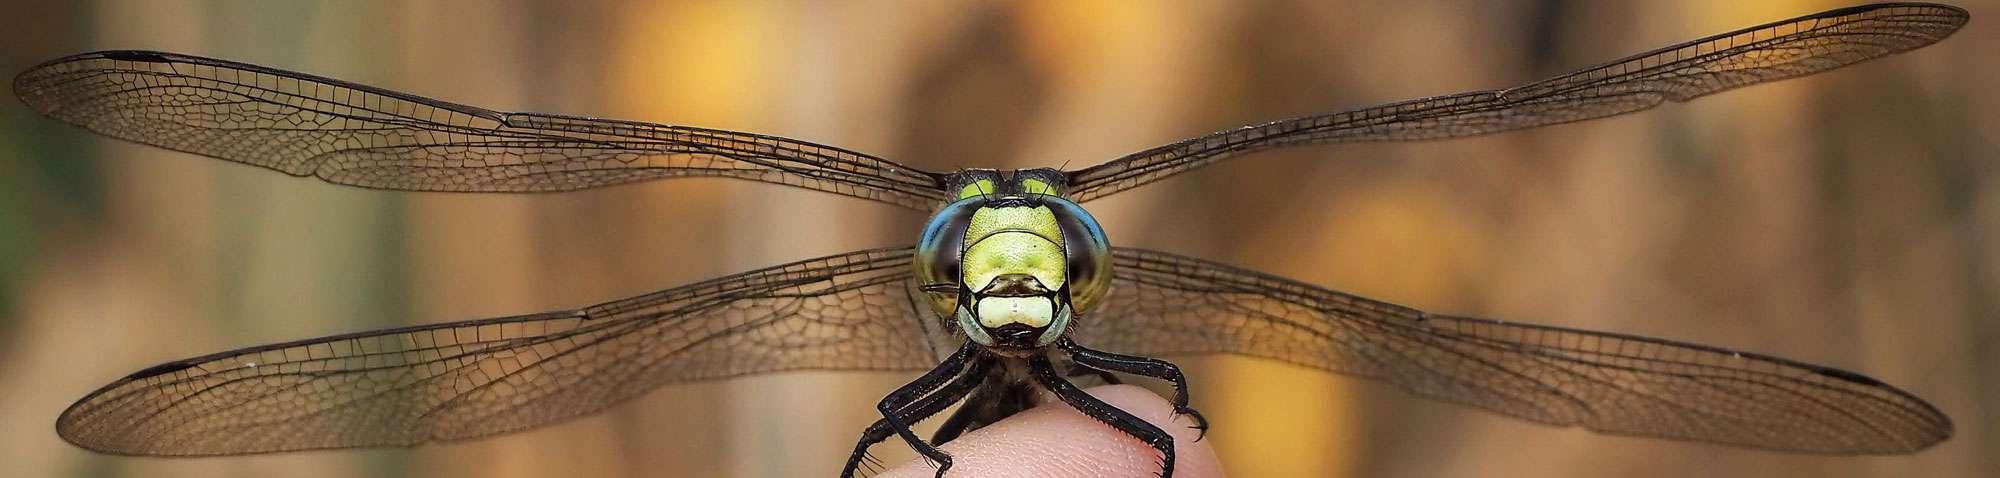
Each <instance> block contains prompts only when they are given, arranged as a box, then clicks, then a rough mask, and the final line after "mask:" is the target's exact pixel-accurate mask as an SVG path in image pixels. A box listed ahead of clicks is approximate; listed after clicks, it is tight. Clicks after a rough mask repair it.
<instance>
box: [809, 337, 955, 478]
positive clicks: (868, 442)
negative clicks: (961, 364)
mask: <svg viewBox="0 0 2000 478" xmlns="http://www.w3.org/2000/svg"><path fill="white" fill-rule="evenodd" d="M992 364H993V359H992V358H991V357H983V356H982V357H974V358H973V359H972V364H971V365H970V366H968V367H967V368H966V369H965V373H964V374H961V375H959V376H958V378H957V379H955V380H952V381H951V383H948V384H945V385H944V386H943V387H941V388H938V389H936V391H933V392H931V394H930V395H926V396H924V397H923V398H921V399H918V400H917V401H916V402H915V403H908V404H900V406H899V407H898V410H897V413H898V414H899V416H900V417H901V418H902V419H903V423H906V424H907V423H914V422H920V421H923V420H924V419H926V418H930V417H931V416H932V415H936V414H938V412H942V411H944V409H945V408H947V407H950V406H951V404H953V403H957V402H958V401H959V400H962V399H964V398H965V396H966V395H969V394H971V393H972V391H973V390H974V389H977V388H979V384H980V383H981V382H983V381H984V380H985V378H986V377H985V375H986V369H987V368H988V367H989V366H991V365H992ZM908 429H909V428H908V427H904V428H903V430H908ZM898 431H899V430H897V429H895V428H892V425H891V424H890V423H889V419H888V418H887V417H883V418H880V419H876V420H875V423H873V424H870V425H868V429H867V430H865V431H862V432H861V441H860V442H857V443H855V444H854V453H853V454H851V455H848V457H847V467H846V468H842V469H841V471H840V476H841V478H852V477H853V476H854V473H855V472H856V471H858V470H859V469H860V467H861V465H862V460H866V459H869V458H868V447H870V446H874V445H875V444H876V443H881V442H882V440H886V439H888V438H889V436H890V435H894V434H896V432H898Z"/></svg>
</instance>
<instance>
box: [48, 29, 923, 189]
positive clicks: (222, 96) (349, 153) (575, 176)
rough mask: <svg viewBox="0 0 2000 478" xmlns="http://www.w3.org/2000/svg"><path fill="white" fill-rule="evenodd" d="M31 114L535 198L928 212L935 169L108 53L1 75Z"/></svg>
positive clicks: (350, 175) (171, 142) (250, 157)
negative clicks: (724, 190) (692, 193)
mask: <svg viewBox="0 0 2000 478" xmlns="http://www.w3.org/2000/svg"><path fill="white" fill-rule="evenodd" d="M14 93H15V94H16V95H19V96H20V97H21V100H22V101H23V102H26V103H27V104H28V106H29V107H30V108H33V109H34V110H35V111H38V112H40V113H41V114H43V115H46V116H48V117H51V118H55V119H58V120H62V121H64V122H68V123H71V124H75V125H78V126H82V127H84V128H88V129H90V130H91V131H95V132H97V133H99V134H103V135H106V136H110V137H114V138H119V139H124V140H129V141H133V142H138V143H144V144H149V145H153V146H159V147H162V148H167V149H172V150H176V151H185V152H189V153H195V154H200V155H204V156H210V157H215V158H221V159H226V160H230V161H235V162H239V163H245V164H252V165H257V166H262V167H266V168H270V169H275V170H278V171H283V172H285V173H287V174H292V175H297V176H307V175H311V176H316V177H319V178H320V179H323V180H326V181H329V182H333V183H339V184H346V185H353V186H361V187H369V188H378V189H396V190H409V191H460V192H543V191H569V190H576V189H585V188H593V187H599V186H609V185H613V184H623V183H630V182H636V181H645V180H651V179H659V178H668V177H679V176H717V177H731V178H740V179H749V180H755V181H763V182H768V183H777V184H785V185H790V186H797V187H802V188H806V189H813V190H818V191H826V192H831V193H836V194H842V195H847V196H853V197H859V198H864V199H873V200H876V201H881V202H886V203H890V204H896V205H899V206H903V207H908V208H912V209H917V210H922V211H929V210H930V209H932V208H935V207H936V206H937V205H938V204H940V203H942V202H943V200H944V192H943V190H942V189H940V186H939V185H938V181H937V175H935V174H932V173H928V172H924V171H921V170H917V169H912V168H910V167H908V166H903V165H900V164H896V163H893V162H890V161H888V160H885V159H881V158H877V157H874V156H869V155H866V154H861V153H857V152H853V151H848V150H845V149H840V148H835V147H832V146H824V145H819V144H813V143H808V142H803V141H797V140H792V139H786V138H779V137H775V136H764V135H757V134H749V133H737V132H731V131H718V130H711V129H701V128H691V127H686V126H670V125H660V124H651V123H640V122H633V121H616V120H603V119H592V118H579V117H571V116H556V115H546V114H537V113H505V112H498V111H491V110H487V109H484V108H478V107H473V106H466V105H460V104H454V103H448V102H444V101H438V100H434V99H430V98H424V97H420V96H416V95H410V94H406V93H398V92H394V91H389V90H384V89H380V88H375V87H370V86H365V85H358V84H354V83H348V82H345V81H340V80H334V79H328V78H323V77H319V76H314V75H310V74H305V73H298V72H292V71H285V70H279V69H274V68H265V67H261V66H256V65H248V64H243V63H237V62H232V61H226V60H216V59H211V58H202V57H196V56H188V55H180V54H174V53H160V52H146V51H105V52H96V53H85V54H82V55H76V56H71V57H67V58H61V59H57V60H54V61H50V62H48V63H44V64H42V65H40V66H36V67H35V68H32V69H29V70H28V71H26V72H24V73H21V75H20V76H18V77H16V78H15V79H14Z"/></svg>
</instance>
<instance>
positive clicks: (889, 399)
mask: <svg viewBox="0 0 2000 478" xmlns="http://www.w3.org/2000/svg"><path fill="white" fill-rule="evenodd" d="M978 347H979V346H978V345H975V344H973V343H972V342H971V341H967V342H966V343H965V345H963V346H960V347H959V348H958V351H957V352H953V353H952V354H951V356H950V357H945V359H944V361H943V362H940V363H938V366H937V367H936V368H932V369H931V371H929V372H924V375H923V376H921V377H917V379H916V380H912V381H910V383H907V384H904V385H903V386H902V387H900V388H897V389H896V391H894V392H889V396H886V397H882V401H880V402H876V404H875V409H876V410H877V411H880V412H882V420H883V421H885V422H888V426H889V429H890V430H893V431H895V432H896V435H899V436H902V437H903V441H904V442H905V443H909V444H910V448H914V449H916V450H917V454H918V455H922V456H923V457H924V459H925V460H927V461H930V462H931V463H933V464H936V465H937V467H938V471H937V476H938V477H939V478H943V477H944V471H945V470H949V469H951V455H947V454H945V452H944V451H943V450H939V449H937V447H935V446H931V444H929V443H924V441H923V439H920V438H917V434H916V432H913V431H910V424H909V422H907V421H905V420H903V417H902V415H901V414H899V413H896V412H897V410H898V409H901V408H903V407H906V406H909V405H911V404H913V403H916V402H917V401H918V400H919V399H921V398H923V396H924V395H928V394H930V393H931V392H932V391H935V390H937V389H938V388H940V387H943V386H944V385H945V383H946V382H947V381H949V380H951V378H952V377H954V376H957V375H958V374H959V372H962V371H964V370H965V368H966V366H967V364H968V363H969V362H971V361H972V356H973V354H975V353H977V352H978Z"/></svg>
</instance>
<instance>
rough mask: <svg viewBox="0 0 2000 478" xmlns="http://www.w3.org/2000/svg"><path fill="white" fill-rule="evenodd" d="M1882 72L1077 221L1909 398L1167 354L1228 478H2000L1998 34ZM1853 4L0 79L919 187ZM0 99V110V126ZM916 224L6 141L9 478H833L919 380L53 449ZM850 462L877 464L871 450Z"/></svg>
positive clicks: (37, 32)
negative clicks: (173, 375)
mask: <svg viewBox="0 0 2000 478" xmlns="http://www.w3.org/2000/svg"><path fill="white" fill-rule="evenodd" d="M1957 3H1958V4H1959V5H1960V6H1964V7H1967V8H1968V9H1970V10H1971V11H1972V12H1973V17H1974V18H1973V21H1972V23H1971V24H1970V25H1969V26H1968V27H1966V28H1965V29H1964V30H1963V31H1961V32H1960V33H1958V35H1956V36H1955V37H1953V38H1950V39H1948V40H1946V41H1945V42H1943V43H1941V44H1939V45H1936V46H1933V47H1930V48H1926V49H1923V50H1919V51H1917V52H1915V53H1913V54H1906V55H1901V56H1897V57H1893V58H1890V59H1887V60H1881V61H1875V62H1871V63H1867V64H1864V65H1860V66H1857V67H1852V68H1848V69H1844V70H1840V71H1835V72H1831V73H1828V74H1823V75H1819V76H1815V77H1812V78H1807V79H1802V80H1794V81H1787V82H1782V83H1779V84H1773V85H1765V86H1758V87H1753V88H1749V89H1746V90H1741V91H1736V92H1730V93H1726V94H1722V95H1718V96H1715V97H1710V98H1705V99H1702V100H1700V101H1697V102H1695V103H1693V104H1687V105H1669V106H1667V107H1663V108H1660V109H1659V110H1657V111H1653V112H1649V113H1644V114H1640V115H1636V116H1631V117H1625V118H1619V119H1613V120H1605V121H1596V122H1590V123H1586V124H1577V125H1567V126H1559V127H1553V128H1546V129H1542V130H1536V131H1529V132H1521V133H1514V134H1506V135H1500V136H1493V137H1485V138H1475V139H1467V140H1459V141H1450V142H1440V143H1426V144H1400V145H1358V146H1341V147H1331V148H1301V149H1292V150H1284V151H1280V152H1271V153H1265V154H1261V155H1258V156H1256V157H1254V159H1245V160H1239V161H1232V162H1227V163H1224V164H1221V165H1218V166H1214V167H1210V168H1206V169H1203V170H1200V171H1199V172H1196V173H1192V174H1188V175H1184V176H1181V177H1177V178H1175V179H1173V180H1169V181H1165V182H1161V183H1157V184H1154V185H1151V186H1148V187H1146V188H1143V189H1140V190H1135V191H1132V192H1129V193H1125V194H1121V195H1118V196H1115V197H1114V198H1110V199H1106V200H1103V201H1097V202H1092V203H1090V204H1089V205H1088V206H1089V207H1090V208H1091V209H1092V211H1093V212H1094V213H1095V214H1096V215H1097V217H1098V218H1099V219H1100V220H1101V221H1102V222H1103V224H1104V225H1105V227H1106V228H1107V230H1108V232H1109V233H1110V235H1111V238H1112V241H1113V243H1114V244H1121V245H1136V246H1142V247H1149V248H1157V249H1163V250H1168V251H1174V252H1180V253H1186V254H1190V255H1194V256H1197V257H1205V258H1212V259H1218V260H1222V261H1225V262H1231V263H1235V264H1239V265H1244V266H1249V267H1252V268H1256V269H1260V270H1264V271H1268V272H1271V273H1274V274H1278V275H1283V276H1288V277H1292V278H1297V279H1300V280H1304V281H1306V282H1311V283H1315V284H1321V285H1325V286H1329V287H1333V288H1337V289H1341V290H1345V291H1350V292H1355V293H1360V294H1364V295H1369V296H1373V297H1377V298H1381V299H1385V300H1390V301H1394V302H1399V303H1403V304H1408V305H1412V306H1418V307H1422V308H1425V309H1428V310H1432V311H1438V312H1450V313H1460V314H1467V315H1478V316H1490V317H1498V318H1505V319H1510V320H1517V321H1525V322H1534V323H1543V324H1555V325H1564V326H1572V327H1584V328H1591V329H1599V330H1611V331H1618V332H1626V333H1636V334H1643V335H1651V336H1660V337H1666V338H1672V339H1680V340H1689V341H1694V342H1699V343H1704V344H1712V345H1718V346H1724V347H1731V348H1739V349H1746V350H1751V351H1758V352H1766V353H1772V354H1776V355H1780V356H1786V357H1790V358H1796V359H1800V360H1804V361H1807V362H1813V363H1821V364H1826V365H1831V366H1836V367H1841V368H1846V369H1850V370H1855V371H1859V372H1861V373H1864V374H1867V375H1870V376H1873V377H1876V378H1880V379H1882V380H1885V381H1887V382H1890V383H1892V384H1894V385H1897V386H1899V387H1902V388H1905V389H1908V390H1910V391H1912V392H1914V393H1915V394H1917V395H1918V396H1921V397H1924V398H1925V399H1926V400H1929V401H1931V402H1932V403H1933V404H1935V405H1937V406H1938V407H1939V408H1940V409H1942V410H1944V411H1945V412H1946V413H1947V414H1949V415H1950V416H1951V417H1952V418H1953V419H1954V420H1955V421H1956V423H1957V425H1958V433H1957V435H1956V436H1955V437H1953V438H1952V439H1951V440H1950V441H1947V442H1945V443H1943V444H1941V445H1939V446H1937V447H1935V448H1933V449H1930V450H1927V451H1925V452H1922V453H1919V454H1916V455H1914V456H1902V457H1863V458H1853V457H1822V456H1799V455H1787V454H1780V453H1770V452H1759V451H1746V450H1738V449H1731V448H1722V447H1715V446H1708V445H1699V444H1687V443H1677V442H1667V441H1658V440H1646V439H1635V438H1624V437H1610V436H1603V435H1596V434H1591V433H1588V432H1583V431H1578V430H1565V429H1556V428H1549V427H1542V426H1536V425H1531V424H1527V423H1525V422H1521V421H1517V420H1512V419H1507V418H1502V417H1497V416H1493V415H1490V414H1486V413H1481V412H1476V411H1471V410H1467V409H1461V408H1457V407H1453V406H1449V405H1442V404H1436V403H1431V402H1427V401H1422V400H1417V399H1412V398H1411V397H1409V396H1407V395H1404V394H1402V393H1400V392H1398V391H1396V390H1394V389H1392V388H1390V387H1386V386H1383V385H1378V384H1374V383H1370V382H1365V381H1359V380H1353V379H1348V378H1343V377H1337V376H1330V375H1326V374H1323V373H1319V372H1314V371H1310V370H1305V369H1301V368H1297V367H1291V366H1286V365H1281V364H1275V363H1268V362H1261V361H1255V360H1249V359H1240V358H1229V357H1199V358H1178V359H1179V360H1180V361H1181V363H1183V364H1184V365H1186V366H1188V367H1189V369H1190V371H1189V373H1190V376H1191V377H1192V379H1193V380H1194V384H1195V390H1194V392H1195V395H1194V396H1195V405H1196V406H1197V407H1198V408H1200V409H1202V410H1203V411H1204V412H1206V413H1207V415H1208V417H1209V418H1210V419H1211V420H1212V421H1213V422H1214V423H1215V429H1214V430H1213V433H1212V434H1211V435H1210V437H1211V439H1213V440H1215V446H1216V447H1218V449H1219V450H1220V451H1221V453H1222V457H1223V459H1224V462H1225V465H1226V466H1227V468H1228V469H1229V471H1230V472H1231V474H1232V475H1233V476H1237V477H1266V476H1758V477H1767V476H1812V477H1833V476H1977V475H1982V474H1985V473H1981V472H1978V471H1977V470H1982V469H1984V470H1989V472H1988V473H1990V471H1991V470H1996V469H2000V420H1997V419H2000V417H1996V410H1995V407H1996V405H1995V404H1996V403H2000V402H1996V401H1995V400H1994V399H1992V398H1991V397H1994V396H1996V395H2000V348H1996V347H2000V324H1996V323H1995V318H1996V315H2000V314H1996V312H2000V285H1996V284H2000V169H1996V167H1995V165H1996V161H1995V160H1994V159H1993V158H1995V157H2000V156H1996V153H2000V90H1996V89H1995V88H1993V87H1992V85H1996V84H2000V57H1996V56H1995V55H1993V54H1992V52H1993V48H1992V47H1993V46H1995V45H1996V39H2000V15H1996V14H1995V12H2000V10H1996V9H1995V8H1993V7H1994V6H1995V5H1996V4H2000V2H1995V1H1993V0H1981V1H1977V2H1957ZM1844 5H1848V3H1842V2H1826V1H1770V2H1735V1H1725V0H1698V1H1674V2H1667V1H1660V2H1592V1H1562V0H1549V1H1505V2H1497V1H1496V2H1473V1H1414V2H1396V3H1394V4H1393V5H1391V4H1390V2H1361V3H1351V4H1350V3H1345V2H1339V3H1336V2H1310V1H1301V2H1221V1H1216V2H1173V3H1150V2H1116V3H1098V2H1053V1H1051V2H1030V3H989V2H958V1H949V2H891V1H848V2H827V3H818V2H812V3H808V2H798V3H789V2H785V3H767V2H732V1H716V2H686V3H682V2H632V3H620V2H571V3H558V2H546V3H544V2H500V3H490V2H398V1H355V2H328V3H293V2H254V1H225V2H141V1H98V2H76V3H51V4H42V5H18V4H9V5H6V6H0V44H4V45H6V47H5V50H4V53H0V72H6V74H7V75H12V74H13V73H14V72H18V71H20V70H22V69H24V68H27V67H28V66H30V65H33V64H35V63H38V62H40V61H43V60H47V59H51V58H55V57H58V56H62V55H68V54H72V53H78V52H83V51H89V50H99V49H111V48H134V49H156V50H168V51H177V52H184V53H191V54H197V55H205V56H215V57H221V58H228V59H234V60H239V61H244V62H249V63H254V64H261V65H269V66H273V67H278V68H284V69H292V70H300V71H306V72H312V73H317V74H321V75H325V76H330V77H335V78H341V79H346V80H350V81H356V82H360V83H363V84H370V85H376V86H381V87H386V88H391V89H395V90H401V91H408V92H412V93H416V94H420V95H425V96H431V97H436V98H440V99H444V100H447V101H453V102H460V103H467V104H473V105H480V106H484V107H489V108H493V109H499V110H516V111H540V112H552V113H567V114H581V115H589V116H603V117H613V118H627V119H635V120H645V121H655V122H663V123H672V124H684V125H693V126H702V127H710V128H720V129H730V130H740V131H751V132H759V133H767V134H774V135H780V136H788V137H793V138H799V139H803V140H807V141H814V142H821V143H826V144H832V145H838V146H842V147H846V148H851V149H855V150H859V151H865V152H871V153H874V154H878V155H882V156H884V157H888V158H891V159H893V160H896V161H899V162H903V163H905V164H910V165H913V166H918V167H924V168H928V169H932V170H949V169H954V168H959V167H975V166H976V167H1000V168H1013V167H1035V166H1056V165H1068V166H1069V167H1071V168H1075V167H1081V166H1087V165H1090V164H1094V163H1097V162H1100V161H1104V160H1108V159H1110V158H1114V157H1116V156H1118V155H1122V154H1125V153H1128V152H1133V151H1137V150H1140V149H1144V148H1148V147H1152V146H1155V145H1158V144H1162V143H1166V142H1170V141H1173V140H1177V139H1180V138H1183V137H1187V136H1192V135H1196V134H1200V133H1204V132H1208V131H1212V130H1217V129H1222V128H1228V127H1233V126H1237V125H1241V124H1246V123H1251V122H1259V121H1264V120H1270V119H1276V118H1280V117H1287V116H1296V115H1302V114H1310V113H1318V112H1326V111H1333V110H1337V109H1344V108H1348V107H1358V106H1365V105H1370V104H1375V103H1382V102H1388V101H1393V100H1401V99H1406V98H1412V97H1418V96H1429V95H1436V94H1444V93H1451V92H1457V91H1464V90H1473V89H1485V88H1494V87H1502V86H1508V85H1512V84H1517V83H1522V82H1525V81H1529V80H1533V79H1538V78H1542V77H1547V76H1551V75H1554V74H1558V73H1562V72H1566V71H1568V70H1572V69H1576V68H1580V67H1583V66H1587V65H1591V64H1595V63H1598V62H1602V61H1605V60H1610V59H1613V58H1617V57H1620V56H1623V55H1626V54H1630V53H1636V52H1638V51H1642V50H1645V49H1650V48H1653V47H1658V46H1663V45H1666V44H1669V43H1672V42H1678V41H1682V40H1689V39H1693V38H1696V37H1699V36H1703V35H1707V34H1711V33H1719V32H1722V31H1726V30H1730V29H1734V28H1738V27H1745V26H1750V25H1753V24H1757V23H1762V22H1766V21H1771V20H1777V19H1781V18H1787V17H1791V16H1796V15H1801V14H1806V13H1811V12H1816V11H1820V10H1825V9H1829V8H1834V7H1838V6H1844ZM9 96H11V95H9ZM923 219H924V218H923V217H921V215H920V214H914V213H910V212H908V211H903V210H900V209H896V208H890V207H885V206H882V205H879V204H875V203H870V202H866V201H860V200H854V199H847V198H842V197H837V196H832V195H826V194H822V193H815V192H810V191H804V190H795V189H790V188H783V187H776V186H769V185H763V184H755V183H747V182H730V181H725V180H709V179H691V180H672V181H661V182H654V183H648V184H642V185H634V186H623V187H615V188H610V189H603V190H595V191H587V192H578V193H568V194H559V195H519V196H507V195H451V194H408V193H390V192H379V191H368V190H361V189H354V188H345V187H338V186H330V185H325V184H321V183H318V182H314V181H311V180H304V179H297V178H290V177H286V176H284V175H281V174H275V173H272V172H269V171H265V170H261V169H257V168H252V167H247V166H241V165H235V164H229V163H226V162H223V161H217V160H212V159H207V158H201V157H196V156H191V155H186V154H178V153H171V152H166V151H162V150H157V149H152V148H147V147H141V146H134V145H130V144H125V143H119V142H115V141H109V140H103V139H99V138H96V137H94V136H91V135H89V134H87V133H84V132H83V131H81V130H79V129H76V128H72V127H68V126H65V125H62V124H59V123H56V122H53V121H49V120H44V119H41V118H39V117H36V116H34V115H33V114H32V113H31V112H28V111H26V110H25V109H24V108H22V107H21V105H20V103H19V102H18V101H15V100H12V99H7V100H5V101H0V464H4V465H0V469H4V470H5V471H6V473H7V474H10V475H13V476H56V477H70V476H77V477H82V476H107V477H108V476H148V477H175V476H189V477H194V476H200V477H232V476H243V477H261V476H298V477H337V476H427V477H428V476H442V477H452V476H466V477H471V476H479V477H514V476H519V477H544V476H567V477H582V476H589V477H598V476H704V477H706V476H829V475H832V474H833V473H834V472H835V471H837V470H838V468H839V465H840V464H841V463H842V460H843V459H844V458H845V454H846V452H847V450H848V449H849V448H850V447H851V446H852V444H853V440H854V439H855V437H856V436H857V434H858V433H859V432H860V430H861V429H862V428H863V427H864V426H865V425H866V424H867V423H868V422H869V421H870V419H871V418H872V416H873V415H872V414H873V413H874V412H873V408H872V406H871V405H873V404H874V403H875V401H876V400H877V399H879V398H880V397H881V396H882V395H883V394H884V393H886V392H887V391H889V390H891V389H892V388H894V387H895V386H896V385H898V384H900V383H902V382H903V381H904V380H906V379H908V378H909V377H908V376H904V375H897V374H882V373H791V374H779V375H771V376H760V377H753V378H746V379H740V380H732V381H725V382H716V383H703V384H695V385H686V386H675V387H668V388H664V389H661V390H658V391H656V392H654V393H652V394H651V395H649V396H647V397H646V398H644V399H641V400H638V401H635V402H633V403H628V404H625V405H622V406H619V407H617V408H615V409H613V410H611V411H609V412H607V413H604V414H600V415H598V416H595V417H592V418H588V419H584V420H578V421H574V422H570V423H565V424H562V425H558V426H554V427H549V428H544V429H539V430H534V431H530V432H525V433H519V434H514V435H510V436H505V437H500V438H495V439H488V440H480V441H474V442H469V443H461V444H449V445H441V446H429V447H425V448H421V449H416V450H373V451H345V452H315V453H298V454H286V455H276V456H258V457H242V458H209V459H180V460H165V459H135V458H117V457H105V456H97V455H93V454H90V453H88V452H84V451H82V450H80V449H77V448H74V447H71V446H69V445H67V444H65V443H63V442H62V441H61V440H60V439H59V438H58V437H56V435H55V432H54V429H53V425H52V424H53V423H54V420H55V417H56V415H57V414H58V413H59V412H60V411H61V410H62V408H63V407H64V406H66V405H68V404H69V402H70V401H72V400H75V399H77V398H79V397H81V396H83V394H85V393H87V392H88V391H90V390H92V389H94V388H96V387H97V386H99V385H102V384H104V383H107V382H109V381H111V380H113V379H116V378H117V377H120V376H123V375H125V374H127V373H130V372H132V371H135V370H138V369H140V368H143V367H146V366H149V365H153V364H157V363H160V362H163V361H167V360H172V359H178V358H184V357H189V356H193V355H198V354H205V353H209V352H215V351H220V350H225V349H231V348H237V347H243V346H249V345H255V344H261V343H268V342H275V341H281V340H291V339H299V338H306V337H313V336H320V335H328V334H334V333H342V332H350V331H359V330H366V329H375V328H382V327H389V326H395V325H400V324H409V323H424V322H437V321H445V320H456V319H466V318H476V317H486V316H498V315H511V314H518V313H524V312H531V311H540V310H550V309H558V308H565V307H572V306H579V305H584V304H590V303H595V302H599V301H602V300H607V299H612V298H617V297H624V296H628V295H634V294H638V293H642V292H646V291H650V290H654V289H659V288H664V287H668V286H672V285H675V284H679V283H683V282H687V281H692V280H698V279H702V278H707V277H711V276H716V275H722V274H727V273H732V272H738V271H742V270H746V269H751V268H756V267H762V266H766V265H772V264H777V263H781V262H788V261H792V260H797V259H802V258H807V257H813V256H819V255H826V254H833V253H839V252H845V251H848V250H853V249H860V248H866V247H876V246H885V245H901V244H907V243H910V242H913V240H914V239H915V237H916V232H917V228H918V226H919V225H920V224H921V221H922V220H923ZM877 450H879V451H881V452H883V453H885V454H886V455H888V456H891V457H907V456H909V454H908V453H907V451H905V450H903V447H902V446H900V445H898V444H895V443H889V444H886V445H882V446H878V447H877Z"/></svg>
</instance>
